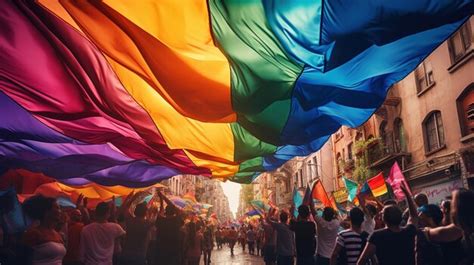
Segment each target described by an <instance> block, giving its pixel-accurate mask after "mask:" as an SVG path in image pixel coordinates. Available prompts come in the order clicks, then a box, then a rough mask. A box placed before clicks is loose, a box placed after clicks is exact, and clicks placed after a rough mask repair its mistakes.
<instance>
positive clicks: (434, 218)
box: [418, 204, 443, 228]
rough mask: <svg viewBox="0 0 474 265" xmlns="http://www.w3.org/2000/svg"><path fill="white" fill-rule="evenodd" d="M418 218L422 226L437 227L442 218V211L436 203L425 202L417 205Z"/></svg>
mask: <svg viewBox="0 0 474 265" xmlns="http://www.w3.org/2000/svg"><path fill="white" fill-rule="evenodd" d="M418 218H419V222H420V225H421V226H423V227H432V228H434V227H438V226H440V225H441V221H442V220H443V212H441V209H440V208H439V206H438V205H435V204H426V205H423V206H421V207H418Z"/></svg>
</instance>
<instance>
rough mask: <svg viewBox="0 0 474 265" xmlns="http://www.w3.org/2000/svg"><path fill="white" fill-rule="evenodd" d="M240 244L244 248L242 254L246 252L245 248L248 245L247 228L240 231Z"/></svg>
mask: <svg viewBox="0 0 474 265" xmlns="http://www.w3.org/2000/svg"><path fill="white" fill-rule="evenodd" d="M238 240H239V243H240V245H241V246H242V252H245V246H246V245H247V230H246V229H245V226H242V227H241V228H240V229H239V239H238Z"/></svg>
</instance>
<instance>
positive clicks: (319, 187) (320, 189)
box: [311, 179, 333, 207]
mask: <svg viewBox="0 0 474 265" xmlns="http://www.w3.org/2000/svg"><path fill="white" fill-rule="evenodd" d="M311 196H312V197H313V199H316V200H318V201H320V202H321V203H322V204H323V205H324V206H326V207H333V204H332V203H331V200H330V199H329V197H328V194H327V193H326V190H325V189H324V186H323V183H322V182H321V180H319V179H318V180H316V182H315V183H314V185H313V190H312V191H311Z"/></svg>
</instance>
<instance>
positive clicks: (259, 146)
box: [230, 123, 277, 162]
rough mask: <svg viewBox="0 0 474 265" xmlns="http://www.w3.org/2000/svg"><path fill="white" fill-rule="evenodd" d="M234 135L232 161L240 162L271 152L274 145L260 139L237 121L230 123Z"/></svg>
mask: <svg viewBox="0 0 474 265" xmlns="http://www.w3.org/2000/svg"><path fill="white" fill-rule="evenodd" d="M230 128H231V129H232V134H233V135H234V145H235V147H234V161H236V162H240V161H244V160H247V159H252V158H255V157H260V156H265V155H268V154H273V153H274V152H275V151H276V148H277V147H276V146H275V145H271V144H268V143H265V142H263V141H260V140H259V139H257V138H255V136H253V135H252V134H250V133H249V132H248V131H247V130H246V129H244V128H243V127H242V126H240V124H238V123H232V124H231V125H230Z"/></svg>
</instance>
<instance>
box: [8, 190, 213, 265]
mask: <svg viewBox="0 0 474 265" xmlns="http://www.w3.org/2000/svg"><path fill="white" fill-rule="evenodd" d="M142 195H143V194H142V193H141V192H138V193H135V194H133V193H132V194H130V195H129V196H128V197H127V199H126V200H125V201H124V202H123V204H122V205H121V207H116V206H115V205H116V203H115V200H114V199H113V200H112V201H110V202H100V203H98V204H97V206H96V207H95V209H94V210H89V209H88V208H87V204H88V202H87V201H88V200H87V198H85V197H84V196H79V198H78V200H77V203H76V205H77V207H76V208H75V209H61V207H59V206H58V203H57V202H56V199H54V198H49V197H45V196H42V195H37V196H34V197H31V198H29V199H27V200H26V201H25V202H24V203H23V205H22V208H23V209H24V212H25V213H26V215H28V217H29V219H31V220H33V223H32V225H30V227H29V228H28V229H27V230H26V231H24V232H22V233H20V234H14V235H7V234H6V233H5V231H3V230H4V229H2V230H1V232H2V233H1V235H2V238H1V239H2V240H0V242H1V245H0V264H2V265H10V264H11V265H22V264H25V265H26V264H28V265H29V264H33V265H60V264H64V265H112V264H113V265H145V264H147V265H155V264H156V265H165V264H166V265H199V264H200V260H201V256H203V259H204V264H206V265H208V264H210V262H211V251H212V248H213V247H214V230H215V228H214V226H213V225H212V224H211V223H210V222H209V221H207V220H205V219H204V218H201V217H198V216H196V215H193V214H186V213H185V212H183V211H182V210H181V209H180V208H178V207H176V206H175V205H174V204H173V202H171V201H170V200H169V199H168V198H167V197H166V196H165V195H163V194H162V193H161V192H158V193H157V195H156V198H153V199H152V200H151V201H153V200H155V201H156V202H159V205H157V206H156V207H153V204H152V203H150V202H149V203H147V202H144V201H143V202H141V200H140V198H143V196H142ZM165 204H166V207H165Z"/></svg>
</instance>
